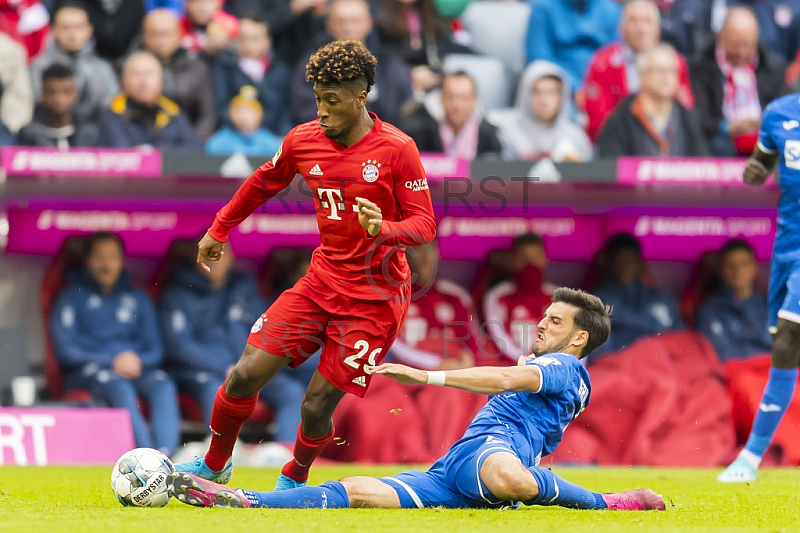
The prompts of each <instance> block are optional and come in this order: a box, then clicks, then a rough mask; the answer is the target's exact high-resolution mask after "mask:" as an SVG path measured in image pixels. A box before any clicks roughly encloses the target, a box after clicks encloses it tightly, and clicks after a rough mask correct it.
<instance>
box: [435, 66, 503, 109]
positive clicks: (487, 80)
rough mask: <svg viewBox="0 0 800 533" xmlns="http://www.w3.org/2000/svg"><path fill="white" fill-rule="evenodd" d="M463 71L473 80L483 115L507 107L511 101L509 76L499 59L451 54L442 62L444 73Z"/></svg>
mask: <svg viewBox="0 0 800 533" xmlns="http://www.w3.org/2000/svg"><path fill="white" fill-rule="evenodd" d="M458 70H463V71H465V72H467V74H469V75H470V76H472V78H473V79H474V80H475V84H476V85H477V87H478V100H480V103H481V107H482V108H483V112H484V113H488V112H490V111H492V110H493V109H502V108H505V107H508V105H509V102H510V99H511V83H510V79H509V78H510V76H509V74H508V72H507V70H506V67H505V65H503V62H502V61H500V60H499V59H495V58H493V57H488V56H478V55H471V54H451V55H449V56H447V57H446V58H445V60H444V71H445V72H455V71H458Z"/></svg>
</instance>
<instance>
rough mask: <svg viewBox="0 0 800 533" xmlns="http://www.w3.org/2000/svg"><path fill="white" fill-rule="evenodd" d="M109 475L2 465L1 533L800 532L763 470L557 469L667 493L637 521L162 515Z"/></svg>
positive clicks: (179, 510)
mask: <svg viewBox="0 0 800 533" xmlns="http://www.w3.org/2000/svg"><path fill="white" fill-rule="evenodd" d="M110 470H111V469H110V467H108V468H94V467H92V468H89V467H85V468H81V467H75V468H68V467H44V468H37V467H26V468H23V467H8V466H6V467H0V531H8V532H20V533H33V532H60V531H64V532H69V533H94V532H103V533H116V532H117V531H159V532H165V533H168V532H172V531H176V532H177V531H180V532H191V531H197V532H206V531H229V532H236V533H239V532H257V533H265V532H271V531H275V532H280V533H294V532H309V533H328V532H330V533H334V532H335V533H345V532H358V533H382V532H398V533H416V532H423V531H435V532H436V533H447V532H451V531H452V532H459V533H462V532H465V533H466V532H473V531H480V532H483V531H488V532H497V533H506V532H516V531H519V532H526V533H533V532H553V533H556V532H558V533H561V532H572V531H589V532H591V533H605V532H614V533H617V532H628V531H631V532H642V533H644V532H647V533H651V532H674V531H692V532H701V531H703V532H705V531H714V532H716V531H734V532H740V531H754V532H755V531H757V532H778V531H781V532H784V531H785V532H800V471H798V470H797V469H772V470H770V469H767V470H764V471H762V473H761V478H760V479H759V481H758V482H756V483H752V484H749V485H722V484H719V483H717V482H716V481H715V477H716V474H717V472H718V471H714V470H667V469H645V468H625V469H608V468H556V469H555V470H556V471H557V472H558V473H559V475H561V476H563V477H564V478H566V479H568V480H570V481H573V482H576V483H580V484H582V485H584V486H586V487H589V488H591V489H593V490H599V491H616V490H624V489H630V488H637V487H649V488H652V489H653V490H655V491H656V492H659V493H660V494H663V495H664V498H665V500H666V501H667V511H666V512H663V513H657V512H649V513H635V512H609V511H573V510H569V509H558V508H545V507H524V508H522V509H520V510H517V511H514V510H505V511H500V510H478V509H467V510H448V509H422V510H417V509H406V510H384V509H341V510H316V509H308V510H268V509H251V510H246V509H197V508H194V507H190V506H188V505H182V504H180V503H178V502H177V501H174V500H173V501H171V502H170V503H169V505H168V506H167V507H165V508H161V509H146V508H129V507H122V506H121V505H119V503H117V501H116V499H114V496H113V495H112V493H111V488H110V486H109V476H110ZM399 470H400V469H399V468H398V467H359V466H341V467H320V468H315V469H314V470H313V471H312V478H311V480H310V481H311V482H312V483H322V482H324V481H326V480H328V479H334V478H339V477H342V476H346V475H354V474H359V475H370V476H383V475H389V474H393V473H396V472H398V471H399ZM277 475H278V471H277V470H259V469H248V468H237V469H236V472H235V474H234V478H233V483H232V484H233V485H234V486H244V487H247V488H254V489H258V488H262V489H269V488H271V487H272V485H273V484H274V482H275V479H276V478H277Z"/></svg>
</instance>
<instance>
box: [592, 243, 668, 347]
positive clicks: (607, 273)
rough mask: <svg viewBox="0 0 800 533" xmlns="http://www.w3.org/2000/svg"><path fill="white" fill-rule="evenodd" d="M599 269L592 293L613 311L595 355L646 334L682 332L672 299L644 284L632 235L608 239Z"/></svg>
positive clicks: (639, 254)
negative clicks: (606, 332) (605, 340)
mask: <svg viewBox="0 0 800 533" xmlns="http://www.w3.org/2000/svg"><path fill="white" fill-rule="evenodd" d="M600 268H601V282H600V286H599V287H598V288H597V289H595V290H594V291H593V292H594V294H596V295H597V297H598V298H600V299H601V300H603V303H605V304H606V305H610V306H612V307H613V309H614V312H613V314H612V316H611V335H610V336H609V337H608V342H606V343H605V344H604V345H603V346H602V347H601V348H600V349H598V350H597V352H595V354H597V355H600V354H603V353H606V352H613V351H616V350H620V349H622V348H624V347H626V346H628V345H630V344H631V343H633V342H635V341H636V340H638V339H640V338H642V337H646V336H648V335H656V334H658V333H662V332H665V331H670V330H675V329H683V327H684V325H683V321H682V320H681V318H680V314H679V312H678V304H677V302H676V301H675V299H674V298H672V296H670V295H669V294H667V293H666V292H663V291H661V290H659V289H657V288H655V287H650V286H648V285H646V284H645V283H644V281H643V276H644V260H643V259H642V250H641V245H640V244H639V241H637V240H636V238H635V237H634V236H632V235H627V234H619V235H615V236H613V237H611V238H610V239H609V240H608V242H607V243H606V245H605V248H604V249H603V251H602V252H601V255H600ZM595 354H593V355H592V357H596V355H595Z"/></svg>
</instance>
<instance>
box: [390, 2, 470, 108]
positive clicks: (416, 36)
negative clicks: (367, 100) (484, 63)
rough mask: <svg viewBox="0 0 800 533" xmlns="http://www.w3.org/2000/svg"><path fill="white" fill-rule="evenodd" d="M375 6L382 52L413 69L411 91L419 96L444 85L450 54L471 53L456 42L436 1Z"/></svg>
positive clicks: (391, 3)
mask: <svg viewBox="0 0 800 533" xmlns="http://www.w3.org/2000/svg"><path fill="white" fill-rule="evenodd" d="M374 7H375V12H374V18H375V23H376V26H377V27H378V34H379V35H380V39H381V50H382V51H383V52H386V53H391V54H395V55H397V56H398V57H399V58H401V59H402V60H403V61H404V62H405V63H406V65H407V66H408V67H409V68H410V69H411V88H412V90H413V91H414V93H415V94H417V95H420V94H424V93H426V92H428V91H430V90H431V89H433V88H435V87H437V86H438V85H439V84H440V83H441V74H442V64H443V62H444V59H445V57H446V56H447V55H448V54H463V53H471V52H472V51H471V50H470V49H469V47H467V46H465V45H464V44H462V43H459V42H456V40H455V39H454V38H453V35H451V33H450V31H449V29H448V26H447V21H446V20H445V19H444V18H443V17H442V16H441V15H439V13H438V12H437V10H436V5H435V3H434V1H433V0H411V1H404V0H381V1H380V2H377V3H376V4H375V5H374Z"/></svg>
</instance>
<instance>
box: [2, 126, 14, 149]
mask: <svg viewBox="0 0 800 533" xmlns="http://www.w3.org/2000/svg"><path fill="white" fill-rule="evenodd" d="M14 142H15V139H14V134H13V133H11V130H9V129H8V126H6V125H5V124H3V123H2V122H0V146H11V145H13V144H14Z"/></svg>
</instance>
